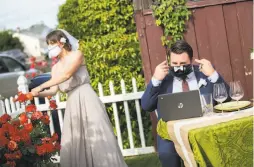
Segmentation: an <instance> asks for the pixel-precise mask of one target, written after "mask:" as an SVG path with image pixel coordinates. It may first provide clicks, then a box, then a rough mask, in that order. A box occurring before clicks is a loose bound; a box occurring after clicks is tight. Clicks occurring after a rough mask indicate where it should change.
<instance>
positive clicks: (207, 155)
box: [189, 116, 253, 167]
mask: <svg viewBox="0 0 254 167" xmlns="http://www.w3.org/2000/svg"><path fill="white" fill-rule="evenodd" d="M189 141H190V144H191V147H192V150H193V153H194V157H195V160H196V162H197V164H198V165H199V166H200V167H210V166H211V167H212V166H213V167H252V166H253V116H251V117H245V118H241V119H237V120H233V121H229V122H226V123H220V124H217V125H212V126H207V127H203V128H199V129H194V130H191V131H190V132H189Z"/></svg>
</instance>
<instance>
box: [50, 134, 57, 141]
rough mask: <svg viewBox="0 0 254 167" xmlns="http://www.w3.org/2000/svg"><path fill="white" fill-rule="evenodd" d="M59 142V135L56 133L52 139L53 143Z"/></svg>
mask: <svg viewBox="0 0 254 167" xmlns="http://www.w3.org/2000/svg"><path fill="white" fill-rule="evenodd" d="M57 140H58V134H57V133H54V134H53V136H52V137H51V141H52V142H55V141H57Z"/></svg>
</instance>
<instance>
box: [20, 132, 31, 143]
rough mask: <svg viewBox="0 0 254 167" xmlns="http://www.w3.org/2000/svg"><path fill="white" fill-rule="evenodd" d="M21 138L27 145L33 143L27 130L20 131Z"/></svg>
mask: <svg viewBox="0 0 254 167" xmlns="http://www.w3.org/2000/svg"><path fill="white" fill-rule="evenodd" d="M20 138H21V140H22V141H23V142H25V144H26V145H28V144H30V142H31V140H30V139H31V138H30V135H29V133H27V131H26V130H25V129H23V130H21V131H20Z"/></svg>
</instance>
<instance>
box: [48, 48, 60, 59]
mask: <svg viewBox="0 0 254 167" xmlns="http://www.w3.org/2000/svg"><path fill="white" fill-rule="evenodd" d="M48 50H49V52H48V55H49V58H51V59H52V58H54V57H57V56H58V55H59V54H60V53H61V52H62V48H60V47H59V46H58V45H53V46H52V45H49V46H48Z"/></svg>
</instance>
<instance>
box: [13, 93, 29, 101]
mask: <svg viewBox="0 0 254 167" xmlns="http://www.w3.org/2000/svg"><path fill="white" fill-rule="evenodd" d="M27 100H28V99H27V97H26V95H25V94H23V93H22V92H19V93H18V97H17V98H16V99H14V100H13V101H14V102H16V101H19V102H20V103H24V102H25V101H27Z"/></svg>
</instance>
